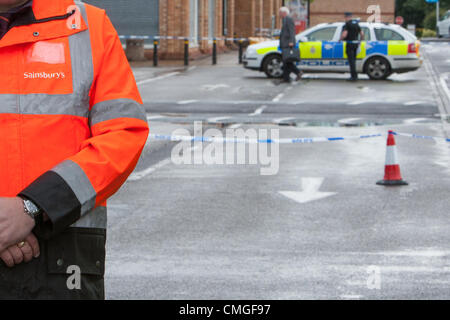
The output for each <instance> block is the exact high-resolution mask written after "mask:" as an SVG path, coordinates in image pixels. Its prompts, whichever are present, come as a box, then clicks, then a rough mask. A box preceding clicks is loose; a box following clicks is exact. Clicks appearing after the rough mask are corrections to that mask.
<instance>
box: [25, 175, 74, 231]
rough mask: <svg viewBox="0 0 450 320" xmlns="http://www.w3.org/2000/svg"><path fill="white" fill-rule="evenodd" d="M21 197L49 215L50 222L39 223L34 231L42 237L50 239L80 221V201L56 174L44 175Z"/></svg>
mask: <svg viewBox="0 0 450 320" xmlns="http://www.w3.org/2000/svg"><path fill="white" fill-rule="evenodd" d="M19 196H23V197H26V198H28V199H30V200H31V201H33V202H34V203H35V204H36V205H37V206H39V207H40V208H41V209H42V210H43V212H45V213H46V214H47V216H48V218H49V221H47V222H41V223H39V224H38V225H37V226H36V228H35V230H34V232H35V233H36V234H37V235H38V236H40V237H43V238H50V237H51V236H53V235H56V234H58V233H60V232H61V231H63V230H64V229H66V228H67V227H69V226H70V225H71V224H73V223H75V222H76V221H77V220H78V219H80V215H81V203H80V201H79V200H78V198H77V196H76V195H75V193H74V191H73V190H72V188H71V187H70V186H69V184H68V183H67V182H66V181H65V180H64V179H63V178H62V177H61V176H60V175H59V174H57V173H56V172H53V171H48V172H46V173H44V174H43V175H42V176H40V177H39V178H38V179H36V180H35V181H34V182H33V183H32V184H31V185H29V186H28V187H27V188H26V189H25V190H23V191H22V192H21V193H19Z"/></svg>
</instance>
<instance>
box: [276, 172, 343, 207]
mask: <svg viewBox="0 0 450 320" xmlns="http://www.w3.org/2000/svg"><path fill="white" fill-rule="evenodd" d="M323 181H324V178H302V188H303V191H302V192H296V191H279V193H280V194H282V195H283V196H285V197H287V198H289V199H291V200H294V201H296V202H298V203H308V202H310V201H315V200H320V199H324V198H327V197H331V196H334V195H336V194H337V192H321V191H319V189H320V187H321V186H322V183H323Z"/></svg>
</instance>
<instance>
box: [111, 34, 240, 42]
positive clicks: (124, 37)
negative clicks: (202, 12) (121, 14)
mask: <svg viewBox="0 0 450 320" xmlns="http://www.w3.org/2000/svg"><path fill="white" fill-rule="evenodd" d="M119 38H120V39H123V40H128V39H131V40H155V41H157V40H185V41H186V40H187V41H200V40H203V41H214V40H216V41H221V40H225V41H246V40H248V39H247V38H210V37H200V38H195V37H181V36H139V35H121V36H119Z"/></svg>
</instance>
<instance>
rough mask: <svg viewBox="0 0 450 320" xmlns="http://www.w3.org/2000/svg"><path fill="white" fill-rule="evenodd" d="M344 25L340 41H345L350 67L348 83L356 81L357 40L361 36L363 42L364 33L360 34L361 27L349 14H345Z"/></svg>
mask: <svg viewBox="0 0 450 320" xmlns="http://www.w3.org/2000/svg"><path fill="white" fill-rule="evenodd" d="M345 21H346V23H345V25H344V28H343V31H342V35H341V41H342V40H344V41H347V50H346V52H347V57H348V63H349V65H350V73H351V78H350V79H348V80H349V81H356V80H358V73H357V72H356V56H357V53H358V47H359V41H358V40H359V39H358V36H361V41H363V40H364V32H362V30H361V27H360V26H359V23H358V21H357V20H354V19H353V14H352V13H350V12H346V13H345Z"/></svg>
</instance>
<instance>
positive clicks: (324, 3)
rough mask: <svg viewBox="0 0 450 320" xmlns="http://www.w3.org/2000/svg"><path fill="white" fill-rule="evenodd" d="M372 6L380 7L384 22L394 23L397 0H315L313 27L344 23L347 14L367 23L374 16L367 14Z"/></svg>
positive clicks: (312, 13) (312, 4) (313, 4)
mask: <svg viewBox="0 0 450 320" xmlns="http://www.w3.org/2000/svg"><path fill="white" fill-rule="evenodd" d="M371 5H375V6H379V8H380V13H381V21H382V22H389V23H394V20H395V0H314V1H313V2H312V3H311V13H310V16H311V26H314V25H316V24H319V23H323V22H336V21H343V20H344V13H345V12H353V14H354V16H355V17H359V18H361V21H367V19H368V18H369V16H371V15H372V14H371V13H367V9H368V8H369V6H371Z"/></svg>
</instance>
